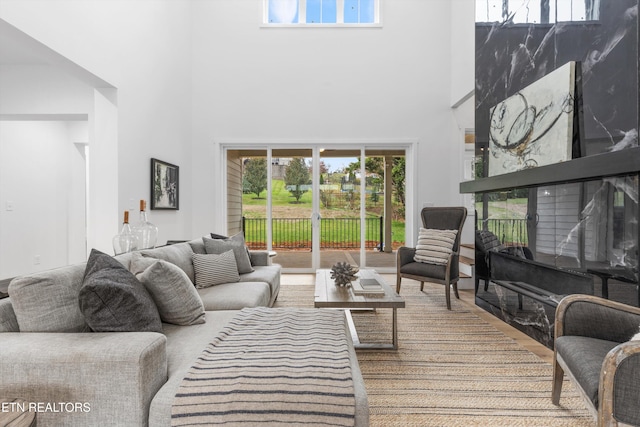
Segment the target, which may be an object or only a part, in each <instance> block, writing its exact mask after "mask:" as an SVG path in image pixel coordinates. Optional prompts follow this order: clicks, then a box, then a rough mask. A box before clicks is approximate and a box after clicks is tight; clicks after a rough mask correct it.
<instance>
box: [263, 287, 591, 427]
mask: <svg viewBox="0 0 640 427" xmlns="http://www.w3.org/2000/svg"><path fill="white" fill-rule="evenodd" d="M313 295H314V289H313V286H310V285H300V286H295V285H289V286H286V285H285V286H282V287H281V289H280V294H279V297H278V301H277V302H276V307H313ZM402 296H403V297H404V298H405V300H406V308H404V309H399V310H398V337H399V349H398V351H380V352H358V361H359V364H360V369H361V370H362V375H363V377H364V381H365V385H366V389H367V394H368V396H369V408H370V424H371V425H372V426H514V427H516V426H593V425H594V422H593V420H592V418H591V416H590V414H589V412H588V411H587V409H586V408H585V406H584V403H583V401H582V399H581V398H580V396H579V395H578V393H577V391H576V390H575V388H574V387H573V386H572V385H571V383H570V382H568V381H567V380H565V383H564V386H563V391H562V397H561V399H560V405H561V406H559V407H556V406H554V405H553V404H552V403H551V377H552V367H551V365H550V364H549V363H547V362H545V361H543V360H542V359H540V358H539V357H538V356H536V355H535V354H533V353H531V352H530V351H528V350H526V349H524V348H523V347H522V346H520V345H519V344H518V343H517V342H516V341H515V340H513V339H512V338H510V337H507V336H505V335H504V334H503V333H502V332H500V331H498V330H497V329H496V328H495V327H493V326H492V325H491V324H489V323H487V322H486V321H484V320H483V319H481V318H480V317H478V316H477V315H476V314H474V313H472V312H471V311H470V310H469V308H468V307H467V306H465V305H464V304H463V303H461V302H459V301H456V300H455V297H453V295H452V308H453V310H452V311H448V310H447V309H446V305H445V300H444V291H443V289H442V286H441V285H430V284H428V283H425V292H424V293H423V292H420V290H419V288H418V285H417V284H411V283H409V282H408V281H407V283H406V284H405V283H403V287H402ZM353 319H354V323H355V324H356V328H357V330H358V335H359V336H360V339H361V340H362V341H376V340H385V341H388V340H390V337H391V310H384V309H380V310H376V311H362V312H354V313H353Z"/></svg>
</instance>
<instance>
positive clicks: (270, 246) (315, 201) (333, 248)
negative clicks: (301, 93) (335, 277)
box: [226, 145, 405, 272]
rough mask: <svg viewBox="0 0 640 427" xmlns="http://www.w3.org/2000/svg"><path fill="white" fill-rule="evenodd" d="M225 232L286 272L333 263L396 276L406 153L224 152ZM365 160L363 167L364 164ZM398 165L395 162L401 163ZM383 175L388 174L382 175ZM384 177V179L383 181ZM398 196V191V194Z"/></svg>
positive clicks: (401, 239)
mask: <svg viewBox="0 0 640 427" xmlns="http://www.w3.org/2000/svg"><path fill="white" fill-rule="evenodd" d="M226 152H227V155H226V159H227V219H228V221H227V224H228V233H229V234H232V233H235V232H240V231H242V232H244V235H245V240H246V242H247V244H248V246H249V247H250V248H251V249H262V250H272V251H274V252H276V253H277V258H276V259H275V260H274V262H276V263H278V264H281V265H282V266H283V268H284V269H285V271H287V272H310V271H314V270H315V269H317V268H331V266H333V265H334V264H335V263H336V262H348V263H350V264H351V265H353V266H356V267H359V268H362V267H365V266H366V267H374V268H377V269H379V270H381V271H385V270H388V271H389V272H390V271H393V269H395V250H396V249H397V247H398V246H400V245H402V244H404V198H403V197H404V196H402V197H399V195H401V194H404V185H405V183H404V182H403V181H402V180H400V181H399V180H397V179H396V180H395V181H394V180H393V179H392V174H391V171H392V168H394V167H395V168H396V169H397V168H398V166H399V165H400V166H401V167H402V173H401V174H397V175H398V176H404V156H405V151H404V149H401V150H394V151H392V150H389V149H384V150H382V149H381V150H377V149H376V150H374V149H366V148H365V147H359V148H353V149H342V148H330V147H327V148H325V147H323V146H320V145H317V146H309V147H300V148H299V147H296V148H291V147H276V146H274V147H265V148H264V149H237V148H236V147H234V148H232V149H227V151H226ZM362 159H364V161H362ZM400 160H401V161H400ZM387 170H388V171H389V172H386V171H387ZM385 177H386V178H385ZM399 189H401V191H399Z"/></svg>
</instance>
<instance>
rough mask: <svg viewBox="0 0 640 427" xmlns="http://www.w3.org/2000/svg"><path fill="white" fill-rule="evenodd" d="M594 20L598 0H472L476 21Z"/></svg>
mask: <svg viewBox="0 0 640 427" xmlns="http://www.w3.org/2000/svg"><path fill="white" fill-rule="evenodd" d="M598 19H600V0H476V22H507V23H512V24H553V23H556V22H571V21H597V20H598Z"/></svg>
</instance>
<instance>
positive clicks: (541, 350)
mask: <svg viewBox="0 0 640 427" xmlns="http://www.w3.org/2000/svg"><path fill="white" fill-rule="evenodd" d="M382 276H383V277H384V279H385V280H386V281H387V283H390V284H394V283H395V282H396V277H395V275H394V274H382ZM405 281H406V282H408V281H409V279H403V286H404V285H405ZM281 283H282V284H283V285H313V284H314V283H315V275H314V274H283V275H282V277H281ZM417 285H418V283H417V282H416V286H417ZM443 292H444V291H443ZM459 293H460V301H461V302H462V303H463V304H465V305H466V306H467V307H468V308H469V310H471V312H473V313H475V314H476V315H477V316H478V317H480V318H481V319H484V320H485V321H487V322H488V323H490V324H491V325H493V326H494V327H495V328H496V329H498V330H499V331H501V332H502V333H503V334H505V335H506V336H508V337H510V338H512V339H514V340H515V341H517V342H518V343H519V344H520V345H521V346H522V347H524V348H526V349H527V350H529V351H530V352H532V353H533V354H535V355H537V356H538V357H540V358H541V359H542V360H544V361H546V362H548V363H549V364H551V363H553V351H552V350H550V349H548V348H547V347H545V346H544V345H542V344H540V343H539V342H537V341H536V340H534V339H533V338H530V337H529V336H528V335H526V334H524V333H522V332H520V331H519V330H517V329H515V328H514V327H512V326H509V325H507V324H506V323H504V322H503V321H502V320H500V319H498V318H497V317H495V316H493V315H491V314H489V313H488V312H486V311H485V310H483V309H481V308H480V307H478V306H476V304H475V301H474V300H475V298H474V291H473V289H461V290H460V291H459ZM451 297H452V298H454V299H455V297H454V296H453V293H452V296H451Z"/></svg>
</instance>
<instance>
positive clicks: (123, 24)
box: [0, 0, 192, 251]
mask: <svg viewBox="0 0 640 427" xmlns="http://www.w3.org/2000/svg"><path fill="white" fill-rule="evenodd" d="M1 1H2V7H1V8H0V18H1V19H4V20H6V21H7V22H9V23H10V24H12V25H14V26H16V27H17V28H18V29H20V30H22V31H24V32H25V33H27V34H29V35H30V36H32V37H34V38H35V39H37V40H39V41H40V42H42V43H43V44H45V45H47V46H48V47H50V48H51V49H53V50H55V51H56V52H58V53H59V54H61V55H63V56H64V57H66V58H68V59H70V60H71V61H73V62H74V63H76V64H78V65H79V66H80V67H82V68H84V69H86V70H88V71H89V72H91V73H93V74H95V75H96V76H99V77H100V78H101V79H103V80H105V81H107V82H109V83H110V84H111V85H113V86H114V87H115V88H117V101H116V102H117V129H118V132H117V135H116V139H117V144H118V147H117V150H116V152H117V156H116V157H115V158H112V157H111V156H107V158H106V159H102V158H99V157H97V158H92V161H95V162H99V164H98V165H97V166H98V168H99V169H101V170H104V171H109V172H110V173H113V174H114V178H115V179H116V180H117V181H118V189H117V192H118V206H117V207H115V206H112V207H111V209H112V210H113V213H112V214H109V215H108V216H109V218H108V219H106V218H98V221H96V223H94V224H92V225H91V227H93V231H94V233H97V234H99V235H100V234H102V236H101V237H100V239H101V240H100V241H101V242H104V236H107V235H114V234H116V233H117V232H118V229H119V223H120V222H121V218H120V217H121V214H122V212H123V211H124V210H125V209H137V206H138V203H137V202H138V200H139V199H147V200H148V199H149V193H150V174H151V172H150V158H151V157H156V158H160V159H162V160H165V161H168V162H170V163H173V164H176V165H178V166H180V167H181V169H180V172H181V176H180V210H179V211H177V212H176V211H151V212H150V213H149V219H150V221H152V222H154V223H155V224H156V225H158V227H159V229H160V232H159V241H160V242H163V241H165V240H167V239H181V238H190V237H191V197H192V196H191V188H190V187H191V186H190V181H191V178H190V169H191V168H190V163H191V147H190V139H191V138H190V133H191V123H190V99H191V83H190V74H189V69H190V61H189V58H190V45H191V35H190V9H191V6H190V2H188V1H171V0H136V1H127V0H110V1H101V0H87V1H82V2H79V1H75V0H55V1H50V0H31V1H28V2H25V1H20V0H1ZM114 98H116V95H115V94H112V96H110V97H107V98H106V99H110V100H111V101H114V100H115V99H114ZM97 101H98V102H97V104H95V103H94V104H93V105H91V111H94V109H95V108H104V107H106V105H105V104H104V103H103V102H102V101H100V96H98V97H97ZM103 125H105V124H104V123H102V124H98V126H103ZM105 162H108V163H107V164H104V163H105ZM134 217H135V216H134ZM107 222H108V224H107ZM105 229H106V230H105ZM101 244H102V245H103V246H104V243H101ZM107 246H109V247H101V248H100V249H102V250H105V251H109V250H111V248H110V244H109V245H107Z"/></svg>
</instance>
